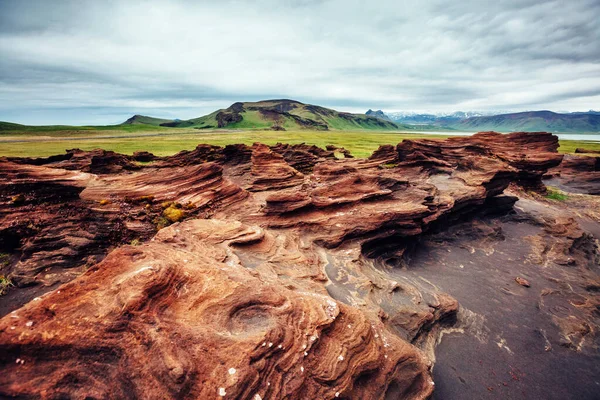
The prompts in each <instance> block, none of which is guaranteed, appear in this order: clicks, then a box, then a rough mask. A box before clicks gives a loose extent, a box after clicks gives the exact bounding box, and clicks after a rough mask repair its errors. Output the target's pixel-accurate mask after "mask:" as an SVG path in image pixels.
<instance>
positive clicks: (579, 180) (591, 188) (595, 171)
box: [546, 155, 600, 195]
mask: <svg viewBox="0 0 600 400" xmlns="http://www.w3.org/2000/svg"><path fill="white" fill-rule="evenodd" d="M546 178H549V180H548V181H546V183H547V184H548V185H551V186H558V187H559V188H561V189H564V190H566V191H567V192H573V193H587V194H592V195H600V157H589V156H575V155H566V156H565V157H564V159H563V161H562V163H561V164H560V165H559V166H557V167H555V168H552V169H550V170H549V171H548V173H547V174H546Z"/></svg>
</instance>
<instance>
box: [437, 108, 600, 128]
mask: <svg viewBox="0 0 600 400" xmlns="http://www.w3.org/2000/svg"><path fill="white" fill-rule="evenodd" d="M447 126H448V127H450V128H453V129H457V130H464V131H498V132H514V131H524V132H536V131H548V132H564V133H575V132H600V115H598V114H584V113H581V114H559V113H554V112H551V111H529V112H521V113H514V114H501V115H493V116H486V117H471V118H468V119H465V120H462V121H459V122H455V123H451V124H449V125H447Z"/></svg>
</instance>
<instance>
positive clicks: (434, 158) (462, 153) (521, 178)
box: [397, 132, 563, 192]
mask: <svg viewBox="0 0 600 400" xmlns="http://www.w3.org/2000/svg"><path fill="white" fill-rule="evenodd" d="M558 146H559V145H558V137H556V136H554V135H552V134H550V133H545V132H536V133H527V132H515V133H510V134H506V135H503V134H500V133H497V132H480V133H477V134H475V135H473V136H469V137H452V138H449V139H447V140H445V141H444V142H437V141H432V140H414V141H413V140H405V141H403V142H402V143H401V144H399V145H398V146H397V150H398V154H399V159H400V160H401V161H404V160H408V161H410V160H422V162H425V161H427V162H429V163H432V165H437V166H438V167H439V168H443V167H444V166H451V167H457V166H459V165H460V164H461V162H462V160H463V159H464V158H465V157H476V156H483V157H490V156H492V155H493V156H494V157H496V158H498V159H499V160H501V161H503V162H506V163H507V164H508V165H509V166H511V167H513V168H515V170H516V171H515V172H516V174H517V176H516V178H517V179H516V182H517V183H518V184H519V185H521V186H522V187H524V188H526V189H531V190H537V191H542V192H543V191H545V187H544V185H543V183H542V177H543V175H544V174H545V173H546V171H548V169H550V168H552V167H555V166H557V165H559V164H560V162H561V161H562V158H563V156H562V154H558V153H557V152H556V150H557V149H558ZM436 162H437V164H436ZM443 162H445V163H448V165H445V164H443Z"/></svg>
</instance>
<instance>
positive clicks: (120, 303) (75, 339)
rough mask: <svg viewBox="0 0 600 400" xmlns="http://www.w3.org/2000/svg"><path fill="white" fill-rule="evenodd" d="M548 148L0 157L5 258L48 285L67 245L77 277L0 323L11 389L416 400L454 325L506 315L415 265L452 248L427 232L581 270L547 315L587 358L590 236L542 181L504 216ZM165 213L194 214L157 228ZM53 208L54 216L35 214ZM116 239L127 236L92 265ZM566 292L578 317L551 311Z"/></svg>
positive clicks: (594, 256) (433, 143)
mask: <svg viewBox="0 0 600 400" xmlns="http://www.w3.org/2000/svg"><path fill="white" fill-rule="evenodd" d="M556 147H557V139H556V137H554V136H552V135H550V134H545V133H533V134H524V133H516V134H511V135H500V134H496V133H482V134H478V135H474V136H473V137H471V138H452V139H448V140H444V141H439V140H410V141H408V140H407V141H404V142H402V143H400V144H398V145H397V146H391V145H387V146H382V147H381V148H380V149H379V150H377V151H376V152H375V153H374V154H373V155H372V156H371V157H370V158H368V159H352V158H345V159H340V160H338V159H337V158H336V154H335V153H343V151H341V149H339V148H334V147H330V148H328V149H326V150H324V149H319V148H317V147H315V146H307V145H285V144H277V145H275V146H271V147H269V146H266V145H262V144H255V145H253V146H246V145H233V146H226V147H224V148H223V147H218V146H210V145H199V146H198V147H197V148H196V149H195V150H192V151H185V152H180V153H178V154H176V155H174V156H170V157H159V158H157V157H150V156H148V155H142V156H143V157H146V158H148V159H150V158H152V162H151V163H150V164H148V165H139V163H134V158H135V157H136V156H133V158H130V157H129V156H122V157H123V158H122V159H124V160H127V162H130V163H133V164H132V165H134V166H135V168H132V169H130V168H129V167H126V166H127V165H129V164H123V165H121V164H119V163H117V168H116V169H114V170H113V169H110V168H108V169H105V168H104V167H103V168H99V169H97V170H96V171H97V172H98V173H92V172H78V171H74V170H66V169H65V166H68V167H69V168H71V167H73V168H71V169H80V170H88V171H90V169H89V167H90V165H91V163H87V164H86V163H82V162H79V161H78V162H71V158H73V157H75V153H67V154H71V155H70V156H60V157H57V158H48V159H43V160H41V161H39V160H37V161H36V160H27V159H15V160H13V161H6V160H4V161H1V162H0V170H1V171H3V174H2V175H1V176H2V178H0V195H1V196H2V197H1V202H0V211H2V214H1V215H0V239H2V240H3V242H2V243H3V246H4V250H3V251H7V252H8V253H10V254H11V257H12V258H11V259H10V260H9V261H8V263H7V265H5V266H1V267H0V273H3V274H5V275H8V276H9V277H11V278H13V279H14V281H15V282H16V283H17V284H18V285H21V284H24V283H25V281H26V280H28V281H27V283H31V284H35V283H42V282H43V279H42V278H43V277H44V275H41V274H39V272H40V271H42V270H43V269H44V268H45V266H46V265H47V263H49V262H50V261H49V260H61V263H58V264H56V265H55V266H53V267H52V268H53V271H52V273H53V274H54V275H55V277H59V278H60V279H59V280H60V281H68V280H71V279H73V278H75V276H78V275H80V274H82V273H83V275H81V276H79V277H78V278H76V279H75V280H74V281H72V282H71V283H68V284H66V285H63V286H61V287H59V288H56V289H55V290H54V291H53V292H51V293H48V294H47V295H44V296H41V297H40V298H39V299H38V300H34V301H31V302H29V303H28V304H27V305H25V306H24V307H23V308H21V309H18V310H15V312H14V313H11V314H9V315H7V316H6V317H4V318H3V319H1V320H0V364H1V365H2V370H3V372H5V373H3V374H0V395H1V396H23V397H37V396H40V397H60V396H66V397H78V396H84V395H87V396H93V397H96V398H105V397H118V398H121V397H147V398H187V397H192V398H252V399H266V398H294V399H295V398H298V399H300V398H302V399H304V398H332V399H333V398H336V397H340V398H365V399H370V398H407V399H425V398H427V397H429V396H430V395H431V393H432V390H433V383H432V381H431V366H432V361H433V360H434V359H435V357H434V349H435V347H436V345H437V344H438V343H439V340H440V337H441V335H443V334H444V333H445V332H448V331H455V332H459V331H460V332H467V333H471V332H475V333H473V334H474V335H475V334H476V335H478V336H477V337H478V340H479V338H480V337H483V336H485V335H484V334H485V332H486V329H487V330H490V329H493V328H494V327H493V326H492V327H491V328H490V327H485V326H484V322H482V321H484V319H483V318H482V317H481V316H478V315H477V314H476V313H474V312H472V311H470V310H469V309H468V308H464V307H462V306H459V303H458V301H457V300H456V298H455V297H454V293H453V292H452V291H450V292H448V291H447V290H444V289H442V285H440V284H439V283H438V284H434V283H432V282H433V281H434V280H435V279H433V278H432V277H431V276H429V279H426V278H425V277H424V276H422V275H421V273H422V272H423V271H424V268H426V267H429V268H437V269H438V275H439V274H442V275H443V274H446V273H447V272H451V271H450V270H449V269H448V268H449V265H448V263H447V260H446V259H444V257H440V258H439V259H433V260H428V259H425V260H423V257H421V258H419V249H420V248H421V246H422V245H423V243H426V244H427V246H431V247H432V248H434V249H435V248H436V246H438V247H440V246H442V245H443V243H444V242H445V241H454V242H455V243H456V246H455V247H453V246H449V247H448V248H447V250H448V252H447V254H451V251H457V252H460V251H466V250H465V249H466V248H467V246H473V252H472V253H469V254H474V256H473V257H475V256H477V255H478V254H479V253H478V251H482V252H483V253H482V254H483V255H482V256H480V258H475V260H476V261H477V262H478V263H479V264H480V265H486V268H489V269H492V268H494V273H496V271H497V270H498V269H500V268H502V267H503V265H502V263H505V264H509V266H510V268H514V270H515V271H519V274H520V275H519V277H520V278H521V279H526V280H527V282H528V283H530V288H525V287H521V286H519V288H520V290H536V289H537V287H538V285H539V283H538V282H539V280H537V279H536V276H532V275H531V274H530V273H528V271H527V270H524V269H523V268H524V265H526V267H527V268H532V265H535V266H537V265H543V266H544V268H545V269H544V274H545V275H543V277H544V279H545V280H546V281H550V280H549V279H551V278H554V277H555V276H556V274H557V272H556V271H561V270H560V268H571V270H568V271H567V272H568V273H567V272H566V273H564V275H563V276H562V277H561V278H564V279H566V280H567V281H568V282H569V283H568V285H567V286H565V287H564V288H562V289H560V290H559V289H557V288H555V287H552V288H549V290H550V291H549V292H544V293H545V294H543V296H541V297H540V300H539V304H540V306H539V308H538V309H537V310H540V311H539V312H540V315H541V317H540V318H546V319H548V318H552V320H553V324H554V325H552V326H556V327H558V328H557V329H559V330H560V332H563V333H562V334H561V335H562V337H563V338H562V339H559V340H562V341H563V343H564V344H565V347H569V349H574V350H577V351H585V350H586V349H587V347H586V346H594V345H595V344H594V343H596V336H595V334H594V333H593V332H595V331H596V329H597V327H598V323H597V322H598V321H597V317H596V316H595V314H594V307H595V306H596V305H597V304H599V303H600V302H598V301H597V296H596V297H594V295H593V293H595V292H594V290H597V289H594V288H597V287H598V285H597V282H596V281H595V280H594V276H593V267H592V266H591V265H592V264H589V263H587V262H588V261H589V260H596V261H595V262H597V260H598V252H597V249H596V247H595V246H596V245H595V243H596V242H595V241H594V239H593V237H592V236H591V235H590V234H588V233H586V232H585V231H584V229H582V228H581V227H580V225H579V223H580V222H579V221H578V220H577V219H576V217H575V216H574V214H573V215H569V216H566V215H563V214H561V210H560V209H559V208H556V209H555V208H553V209H552V211H551V212H548V211H547V209H548V204H547V203H544V201H545V200H543V198H542V200H539V198H541V196H539V197H538V198H533V200H529V203H527V202H524V201H523V200H520V201H519V203H517V207H516V208H515V210H516V212H515V211H514V210H513V204H514V203H515V201H517V200H518V198H517V196H519V197H521V198H523V197H526V196H529V194H527V193H529V192H524V191H522V189H521V188H522V187H525V188H527V189H528V190H529V189H532V188H533V189H536V190H540V191H542V190H543V187H541V177H542V176H543V175H544V174H547V173H548V169H549V168H551V167H555V166H556V165H558V164H559V163H560V162H561V160H562V155H559V154H558V153H556ZM94 154H96V155H98V154H99V153H94ZM139 156H140V155H139V154H138V156H137V157H138V158H139ZM86 157H87V159H90V160H91V159H92V158H93V157H94V155H89V156H86ZM111 157H112V156H111ZM120 157H121V155H118V156H115V158H114V159H121V158H120ZM77 158H79V159H84V158H85V157H83V156H78V157H77ZM568 160H569V158H566V159H565V161H564V162H563V164H564V165H568V164H567V163H568V162H569V161H568ZM586 162H589V161H586ZM97 165H98V164H97ZM577 165H580V163H577ZM577 168H582V167H577ZM134 169H139V170H134ZM592 185H594V184H593V183H592ZM53 188H54V189H56V188H58V189H59V190H54V189H53ZM507 188H510V190H511V192H510V193H509V195H508V196H507V195H505V194H504V192H505V190H506V189H507ZM590 197H591V196H590ZM536 199H537V200H536ZM540 202H541V203H540ZM592 208H593V207H592ZM59 209H60V210H61V211H60V212H63V213H67V211H66V210H68V215H69V216H70V219H65V218H64V215H67V214H61V213H60V212H59ZM538 209H539V210H546V211H545V212H541V211H540V212H539V213H538V214H539V215H537V214H536V212H537V211H536V210H538ZM171 213H175V214H176V215H177V218H176V219H173V220H186V221H183V222H179V223H175V224H173V225H171V226H168V227H164V228H163V226H165V225H169V223H170V222H173V221H170V222H168V223H164V224H163V222H164V221H163V220H164V219H165V218H167V217H170V216H171ZM507 213H509V214H508V215H507ZM498 215H500V216H498ZM590 215H592V214H590ZM599 215H600V214H599ZM41 216H44V218H46V219H45V221H46V222H45V224H46V225H45V226H46V227H45V228H44V229H45V230H44V229H42V230H40V231H37V230H33V229H30V228H29V222H27V221H28V220H29V219H34V218H39V217H41ZM167 219H168V218H167ZM52 220H54V221H55V222H54V225H52V223H51V221H52ZM63 220H64V221H63ZM157 221H159V222H158V223H157ZM465 221H467V222H465ZM469 221H473V222H469ZM586 221H587V220H586ZM587 222H589V221H587ZM587 222H586V223H587ZM590 223H591V222H590ZM469 224H471V225H469ZM513 224H522V225H523V226H526V228H523V232H524V233H523V237H522V238H520V240H519V241H518V242H516V243H517V244H516V245H513V246H514V252H515V253H518V252H526V254H527V257H528V258H527V259H526V260H527V261H528V262H529V264H527V263H525V262H522V260H521V259H517V261H514V259H513V258H512V257H513V254H508V253H511V252H512V251H513V250H512V249H508V250H507V249H505V248H503V249H502V251H501V252H499V254H498V255H495V256H493V257H492V255H493V254H494V253H493V251H492V250H489V248H490V247H491V246H495V245H497V243H501V242H502V241H503V240H505V235H504V233H503V229H513V228H514V227H513ZM455 226H456V228H455V229H454V230H453V228H452V227H455ZM593 226H595V225H593ZM520 227H521V225H519V228H520ZM161 228H162V229H161ZM515 229H516V228H515ZM157 230H158V233H156V232H157ZM540 231H541V233H540ZM15 232H18V235H16V234H14V233H15ZM598 232H600V228H598ZM115 233H119V235H120V236H119V237H116V236H114V235H115ZM15 235H16V236H15ZM61 235H62V236H61ZM106 235H109V237H108V238H107V236H106ZM110 235H113V236H110ZM465 236H466V239H465ZM14 237H18V239H14ZM132 239H136V243H134V244H136V246H124V244H126V243H128V242H130V241H131V240H132ZM137 239H139V240H137ZM139 242H142V243H141V245H139V244H140V243H139ZM28 246H29V247H28ZM111 246H112V247H118V246H120V247H118V248H117V249H116V250H114V251H112V252H110V254H109V255H108V256H107V257H106V258H105V259H104V260H103V261H101V260H102V259H103V258H104V256H105V255H106V254H107V253H108V252H109V250H110V249H109V247H111ZM527 246H528V247H527ZM475 247H477V249H475ZM526 249H527V250H526ZM433 253H434V252H433V251H432V254H433ZM444 254H446V253H444ZM42 256H43V258H42V259H40V258H38V257H42ZM90 256H93V257H94V258H95V261H94V260H92V259H90V258H89V257H90ZM61 257H62V258H61ZM448 257H449V258H450V260H451V261H452V257H451V256H450V255H448ZM494 257H498V260H500V261H499V263H500V264H499V265H498V266H493V265H492V266H488V264H486V263H489V262H490V260H494ZM413 259H418V260H420V262H421V264H415V263H414V262H412V260H413ZM586 260H587V261H586ZM97 261H101V262H97ZM438 261H439V263H438ZM27 263H28V264H27ZM22 265H28V267H27V268H22V267H21V266H22ZM74 267H77V268H74ZM464 267H465V266H464V265H461V266H460V268H459V267H457V268H459V270H462V268H464ZM467 267H469V266H467ZM73 268H74V269H73ZM422 270H423V271H422ZM70 271H73V272H72V273H71V272H70ZM484 271H485V269H484V268H483V267H482V268H481V270H480V271H478V272H477V273H483V272H484ZM84 272H85V273H84ZM522 272H525V273H524V274H523V276H521V274H522ZM550 272H551V273H550ZM46 275H48V274H46ZM477 276H478V277H479V278H478V279H479V280H477V282H479V281H481V279H482V278H481V275H477ZM515 278H516V277H515V276H510V279H509V282H510V284H515V285H518V284H516V283H515V282H516V281H515ZM464 279H466V278H465V277H464V276H461V278H460V279H457V282H459V283H460V282H462V281H463V280H464ZM556 279H558V278H556ZM442 281H443V280H442ZM595 282H596V283H595ZM569 285H570V286H569ZM577 285H579V286H581V288H583V289H581V290H580V289H577V288H576V287H577ZM568 287H570V288H571V291H572V293H571V292H569V291H568ZM449 288H450V289H452V288H453V286H449ZM585 288H589V290H588V289H585ZM19 290H22V289H20V288H14V289H11V290H10V291H9V295H8V298H10V296H11V293H18V291H19ZM506 293H509V295H510V294H514V293H513V292H512V291H510V290H508V291H507V292H506ZM590 293H591V294H590ZM458 295H460V296H461V298H465V297H466V298H468V297H469V296H464V293H460V292H458ZM578 296H582V297H578ZM533 297H535V296H533ZM515 298H516V297H515ZM523 298H526V297H525V296H524V297H523ZM582 298H583V299H585V300H582ZM511 299H512V298H511ZM549 299H551V300H549ZM568 299H576V300H577V303H576V304H577V307H578V312H575V311H573V312H572V313H571V316H568V315H567V316H566V315H563V314H560V315H555V314H554V313H553V312H554V309H555V308H556V307H558V305H561V307H562V304H563V302H564V301H566V300H568ZM487 300H489V301H490V302H491V301H493V300H494V299H493V298H490V299H484V300H482V302H484V303H485V301H487ZM546 300H547V301H546ZM0 301H2V298H0ZM14 301H15V307H16V306H18V305H20V304H19V303H18V300H14ZM536 301H537V298H536ZM461 302H462V300H461ZM486 304H487V303H486ZM515 304H518V303H515V302H513V303H510V302H507V303H506V304H505V305H504V308H503V309H502V310H500V311H504V310H505V309H506V308H509V306H510V307H515ZM492 305H493V304H492ZM15 307H13V309H14V308H15ZM491 308H492V309H493V307H491ZM532 308H533V309H535V307H532ZM536 317H537V315H536ZM549 326H550V325H549ZM586 326H587V327H589V331H586V332H583V330H585V327H586ZM511 329H512V328H511ZM544 337H546V336H544ZM548 337H549V339H547V340H555V339H554V338H553V336H551V335H550V334H549V336H548ZM511 338H512V337H511ZM482 340H483V339H482ZM511 340H512V339H511ZM498 346H499V347H498ZM498 346H496V345H495V344H494V346H492V347H493V348H500V349H502V348H503V347H502V344H500V345H498ZM569 351H571V350H569ZM58 366H60V367H58ZM436 368H437V367H436ZM478 395H479V394H476V395H475V397H477V396H478Z"/></svg>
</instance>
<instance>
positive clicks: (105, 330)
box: [0, 220, 433, 399]
mask: <svg viewBox="0 0 600 400" xmlns="http://www.w3.org/2000/svg"><path fill="white" fill-rule="evenodd" d="M253 238H254V234H253V232H252V230H249V228H248V227H246V226H243V225H241V224H239V223H235V222H233V223H231V222H225V221H218V220H194V221H189V222H186V223H183V224H181V225H177V226H173V227H170V228H166V229H164V230H162V231H161V232H160V233H159V234H158V235H157V236H156V237H155V239H154V240H153V241H152V243H150V244H147V245H143V246H140V247H137V248H133V247H128V246H126V247H123V248H121V249H119V250H116V251H114V252H113V253H111V254H110V255H109V256H108V257H107V258H106V260H104V261H103V262H102V263H100V264H98V265H97V266H95V267H93V268H92V269H90V270H89V271H88V272H87V273H86V274H85V275H83V276H82V277H80V278H79V279H77V281H75V282H73V283H71V284H68V285H65V286H63V287H61V288H60V290H57V291H56V292H53V293H51V294H48V295H47V296H44V297H43V298H42V299H40V300H39V301H34V302H32V303H30V304H29V305H27V306H25V307H24V308H22V309H20V310H18V311H17V312H14V313H12V314H11V315H10V316H9V317H7V318H4V319H3V320H2V321H1V322H0V349H1V351H0V364H1V365H2V370H3V374H1V376H0V393H1V394H2V395H3V396H23V395H25V396H44V397H57V396H64V395H69V396H75V397H76V396H80V395H81V396H83V395H85V396H93V397H96V398H112V397H119V398H124V397H144V398H149V399H154V398H156V399H163V398H183V397H191V398H205V399H212V398H254V399H257V398H264V399H267V398H294V399H304V398H331V399H333V398H337V397H341V398H345V397H346V398H347V397H353V398H356V397H358V398H382V397H383V396H384V394H385V393H386V392H387V393H392V394H393V395H395V396H396V397H398V398H404V399H425V398H427V397H428V396H429V394H430V393H431V392H432V390H433V382H432V381H431V377H430V374H429V365H428V361H427V360H426V358H425V357H424V356H423V354H422V353H421V352H420V351H418V350H417V349H416V348H414V347H412V346H411V345H409V344H408V343H406V342H404V341H402V340H401V339H398V338H396V337H395V336H394V335H391V334H389V333H386V332H385V329H384V328H383V327H382V326H381V325H380V324H378V325H374V324H372V322H371V321H369V319H368V318H366V317H365V315H364V314H362V313H361V312H360V311H358V310H357V309H354V308H352V307H348V306H346V305H344V304H342V303H338V302H336V301H333V300H332V299H331V298H330V297H328V296H327V295H325V294H322V293H303V292H299V291H293V290H290V289H286V288H284V287H282V286H281V285H279V284H278V283H277V280H276V279H275V280H269V279H265V278H264V277H262V276H261V275H260V274H257V273H255V272H253V271H252V270H251V269H247V268H244V267H243V266H242V265H240V264H239V261H238V260H237V259H236V257H235V256H232V255H231V250H230V248H229V245H230V244H233V243H237V244H243V243H244V242H245V241H247V240H249V239H250V240H252V239H253ZM99 282H103V284H102V285H100V286H99V285H98V284H99ZM82 338H85V340H83V341H82ZM224 350H225V351H224ZM15 360H17V361H16V362H15ZM57 363H59V364H60V365H61V367H60V368H56V367H55V366H56V364H57Z"/></svg>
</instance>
